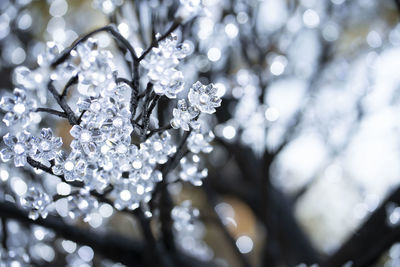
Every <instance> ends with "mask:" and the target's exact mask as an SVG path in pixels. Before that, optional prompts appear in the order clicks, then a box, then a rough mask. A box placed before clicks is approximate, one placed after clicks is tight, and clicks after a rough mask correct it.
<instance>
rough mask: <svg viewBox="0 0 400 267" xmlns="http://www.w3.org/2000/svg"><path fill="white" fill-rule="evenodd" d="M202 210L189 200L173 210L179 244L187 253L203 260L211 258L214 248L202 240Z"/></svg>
mask: <svg viewBox="0 0 400 267" xmlns="http://www.w3.org/2000/svg"><path fill="white" fill-rule="evenodd" d="M199 216H200V212H199V210H198V209H196V208H193V207H192V204H191V202H190V201H189V200H186V201H183V202H182V203H181V204H180V205H178V206H175V207H174V208H173V209H172V211H171V217H172V220H173V230H174V232H175V234H176V235H175V241H176V244H177V246H178V247H179V248H180V249H181V250H183V251H185V252H186V253H188V254H190V255H192V256H194V257H197V258H199V259H202V260H210V259H211V258H212V256H213V252H212V250H211V249H210V248H209V247H208V246H207V244H206V243H205V242H204V241H203V240H202V239H203V237H204V234H205V231H204V225H203V224H202V223H201V222H200V221H199V219H198V217H199Z"/></svg>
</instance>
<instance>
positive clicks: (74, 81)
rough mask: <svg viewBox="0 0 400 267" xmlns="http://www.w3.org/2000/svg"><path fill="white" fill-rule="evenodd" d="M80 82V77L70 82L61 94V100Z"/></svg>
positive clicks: (73, 78) (75, 77)
mask: <svg viewBox="0 0 400 267" xmlns="http://www.w3.org/2000/svg"><path fill="white" fill-rule="evenodd" d="M77 82H78V75H75V76H73V77H72V78H71V79H69V80H68V82H67V84H66V85H65V86H64V89H63V91H62V93H61V96H60V98H61V99H63V98H64V97H65V96H66V95H67V94H68V89H69V88H70V87H71V86H72V85H74V84H76V83H77Z"/></svg>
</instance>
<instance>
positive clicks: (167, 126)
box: [146, 124, 172, 139]
mask: <svg viewBox="0 0 400 267" xmlns="http://www.w3.org/2000/svg"><path fill="white" fill-rule="evenodd" d="M170 129H172V126H171V124H168V125H165V126H162V127H160V128H157V129H153V130H151V131H150V132H149V133H148V134H147V135H146V139H147V138H150V137H151V136H152V135H153V134H155V133H159V132H163V131H167V130H170Z"/></svg>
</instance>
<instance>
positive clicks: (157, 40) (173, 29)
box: [138, 21, 181, 61]
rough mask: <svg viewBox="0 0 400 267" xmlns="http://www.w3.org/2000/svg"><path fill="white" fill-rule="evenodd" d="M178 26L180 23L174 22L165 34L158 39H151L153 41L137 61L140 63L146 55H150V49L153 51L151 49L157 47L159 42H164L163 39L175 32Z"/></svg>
mask: <svg viewBox="0 0 400 267" xmlns="http://www.w3.org/2000/svg"><path fill="white" fill-rule="evenodd" d="M179 25H181V22H180V21H174V22H173V23H172V25H171V27H170V28H169V29H168V31H167V32H166V33H164V34H163V35H162V36H160V37H159V38H158V39H153V41H152V42H151V45H150V46H149V47H148V48H147V49H146V50H145V51H144V52H143V54H142V55H141V56H140V57H139V59H138V61H141V60H142V59H144V57H145V56H146V55H147V54H148V53H150V51H151V49H153V47H156V46H158V43H159V42H161V41H162V40H164V39H165V38H167V37H168V35H170V34H171V33H172V32H173V31H175V30H176V28H178V26H179Z"/></svg>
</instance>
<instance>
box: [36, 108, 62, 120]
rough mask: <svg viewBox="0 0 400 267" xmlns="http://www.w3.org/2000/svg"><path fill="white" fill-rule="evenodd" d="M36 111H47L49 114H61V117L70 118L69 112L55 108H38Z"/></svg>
mask: <svg viewBox="0 0 400 267" xmlns="http://www.w3.org/2000/svg"><path fill="white" fill-rule="evenodd" d="M35 111H36V112H46V113H49V114H52V115H56V116H59V117H62V118H68V115H67V113H65V112H62V111H58V110H54V109H51V108H37V109H36V110H35Z"/></svg>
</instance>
